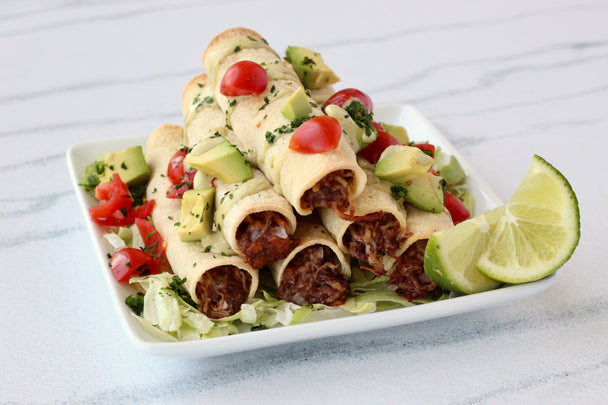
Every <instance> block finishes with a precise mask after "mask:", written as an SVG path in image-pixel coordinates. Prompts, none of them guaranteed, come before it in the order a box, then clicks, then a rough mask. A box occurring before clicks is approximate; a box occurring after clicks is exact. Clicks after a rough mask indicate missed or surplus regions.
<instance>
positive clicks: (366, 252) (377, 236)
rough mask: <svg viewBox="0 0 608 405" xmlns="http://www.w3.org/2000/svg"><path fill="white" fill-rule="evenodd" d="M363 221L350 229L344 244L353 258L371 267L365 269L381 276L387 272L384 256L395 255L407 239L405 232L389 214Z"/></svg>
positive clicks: (370, 217)
mask: <svg viewBox="0 0 608 405" xmlns="http://www.w3.org/2000/svg"><path fill="white" fill-rule="evenodd" d="M362 219H363V220H359V221H356V222H353V223H352V224H351V225H350V226H349V227H348V229H347V230H346V233H345V234H344V236H343V238H342V242H343V243H344V246H346V247H347V249H348V253H350V255H351V256H352V257H354V258H356V259H358V260H360V261H362V262H365V263H367V264H368V265H369V267H368V266H363V267H364V268H365V269H367V270H370V271H371V272H372V273H374V274H376V275H378V276H381V275H382V274H384V273H385V272H386V271H385V270H384V263H383V261H382V258H383V256H384V255H389V256H393V255H394V254H395V252H396V251H397V249H398V248H399V246H400V245H401V243H402V242H403V239H404V238H405V230H404V229H403V228H402V227H401V224H400V223H399V221H398V220H397V218H395V216H394V215H393V214H390V213H388V212H380V213H375V214H371V215H370V216H369V217H368V218H367V219H370V220H368V221H366V220H365V219H366V218H365V217H363V218H362Z"/></svg>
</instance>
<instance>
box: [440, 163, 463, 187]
mask: <svg viewBox="0 0 608 405" xmlns="http://www.w3.org/2000/svg"><path fill="white" fill-rule="evenodd" d="M437 172H439V174H440V175H441V177H443V178H444V179H445V181H447V182H448V184H459V183H460V182H462V181H463V180H464V179H465V177H466V174H465V173H464V170H463V169H462V166H460V163H459V162H458V159H456V158H455V157H454V156H450V160H449V162H448V163H446V164H444V165H441V166H439V167H438V168H437Z"/></svg>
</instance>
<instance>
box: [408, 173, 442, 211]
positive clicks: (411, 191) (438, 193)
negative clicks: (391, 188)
mask: <svg viewBox="0 0 608 405" xmlns="http://www.w3.org/2000/svg"><path fill="white" fill-rule="evenodd" d="M403 187H404V188H405V190H406V194H405V200H406V201H408V202H410V203H412V204H414V205H415V206H416V207H418V208H420V209H421V210H425V211H431V212H441V211H442V210H443V203H444V201H445V180H443V179H442V178H441V177H439V176H435V175H434V174H433V173H431V172H426V173H424V174H422V175H420V176H418V177H415V178H413V179H412V180H410V181H408V182H407V183H405V184H404V186H403Z"/></svg>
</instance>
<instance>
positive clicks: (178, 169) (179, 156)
mask: <svg viewBox="0 0 608 405" xmlns="http://www.w3.org/2000/svg"><path fill="white" fill-rule="evenodd" d="M187 154H188V151H187V150H186V149H180V150H178V151H177V152H175V153H174V154H173V156H172V157H171V160H169V166H168V167H167V177H169V180H171V182H172V183H173V184H177V183H179V182H180V181H181V179H182V177H183V176H184V158H185V157H186V155H187Z"/></svg>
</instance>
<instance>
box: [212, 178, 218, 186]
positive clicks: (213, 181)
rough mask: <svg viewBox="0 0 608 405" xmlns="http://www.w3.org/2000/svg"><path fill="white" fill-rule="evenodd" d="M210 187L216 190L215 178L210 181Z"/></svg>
mask: <svg viewBox="0 0 608 405" xmlns="http://www.w3.org/2000/svg"><path fill="white" fill-rule="evenodd" d="M211 187H213V188H214V189H217V177H214V178H212V179H211Z"/></svg>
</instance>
